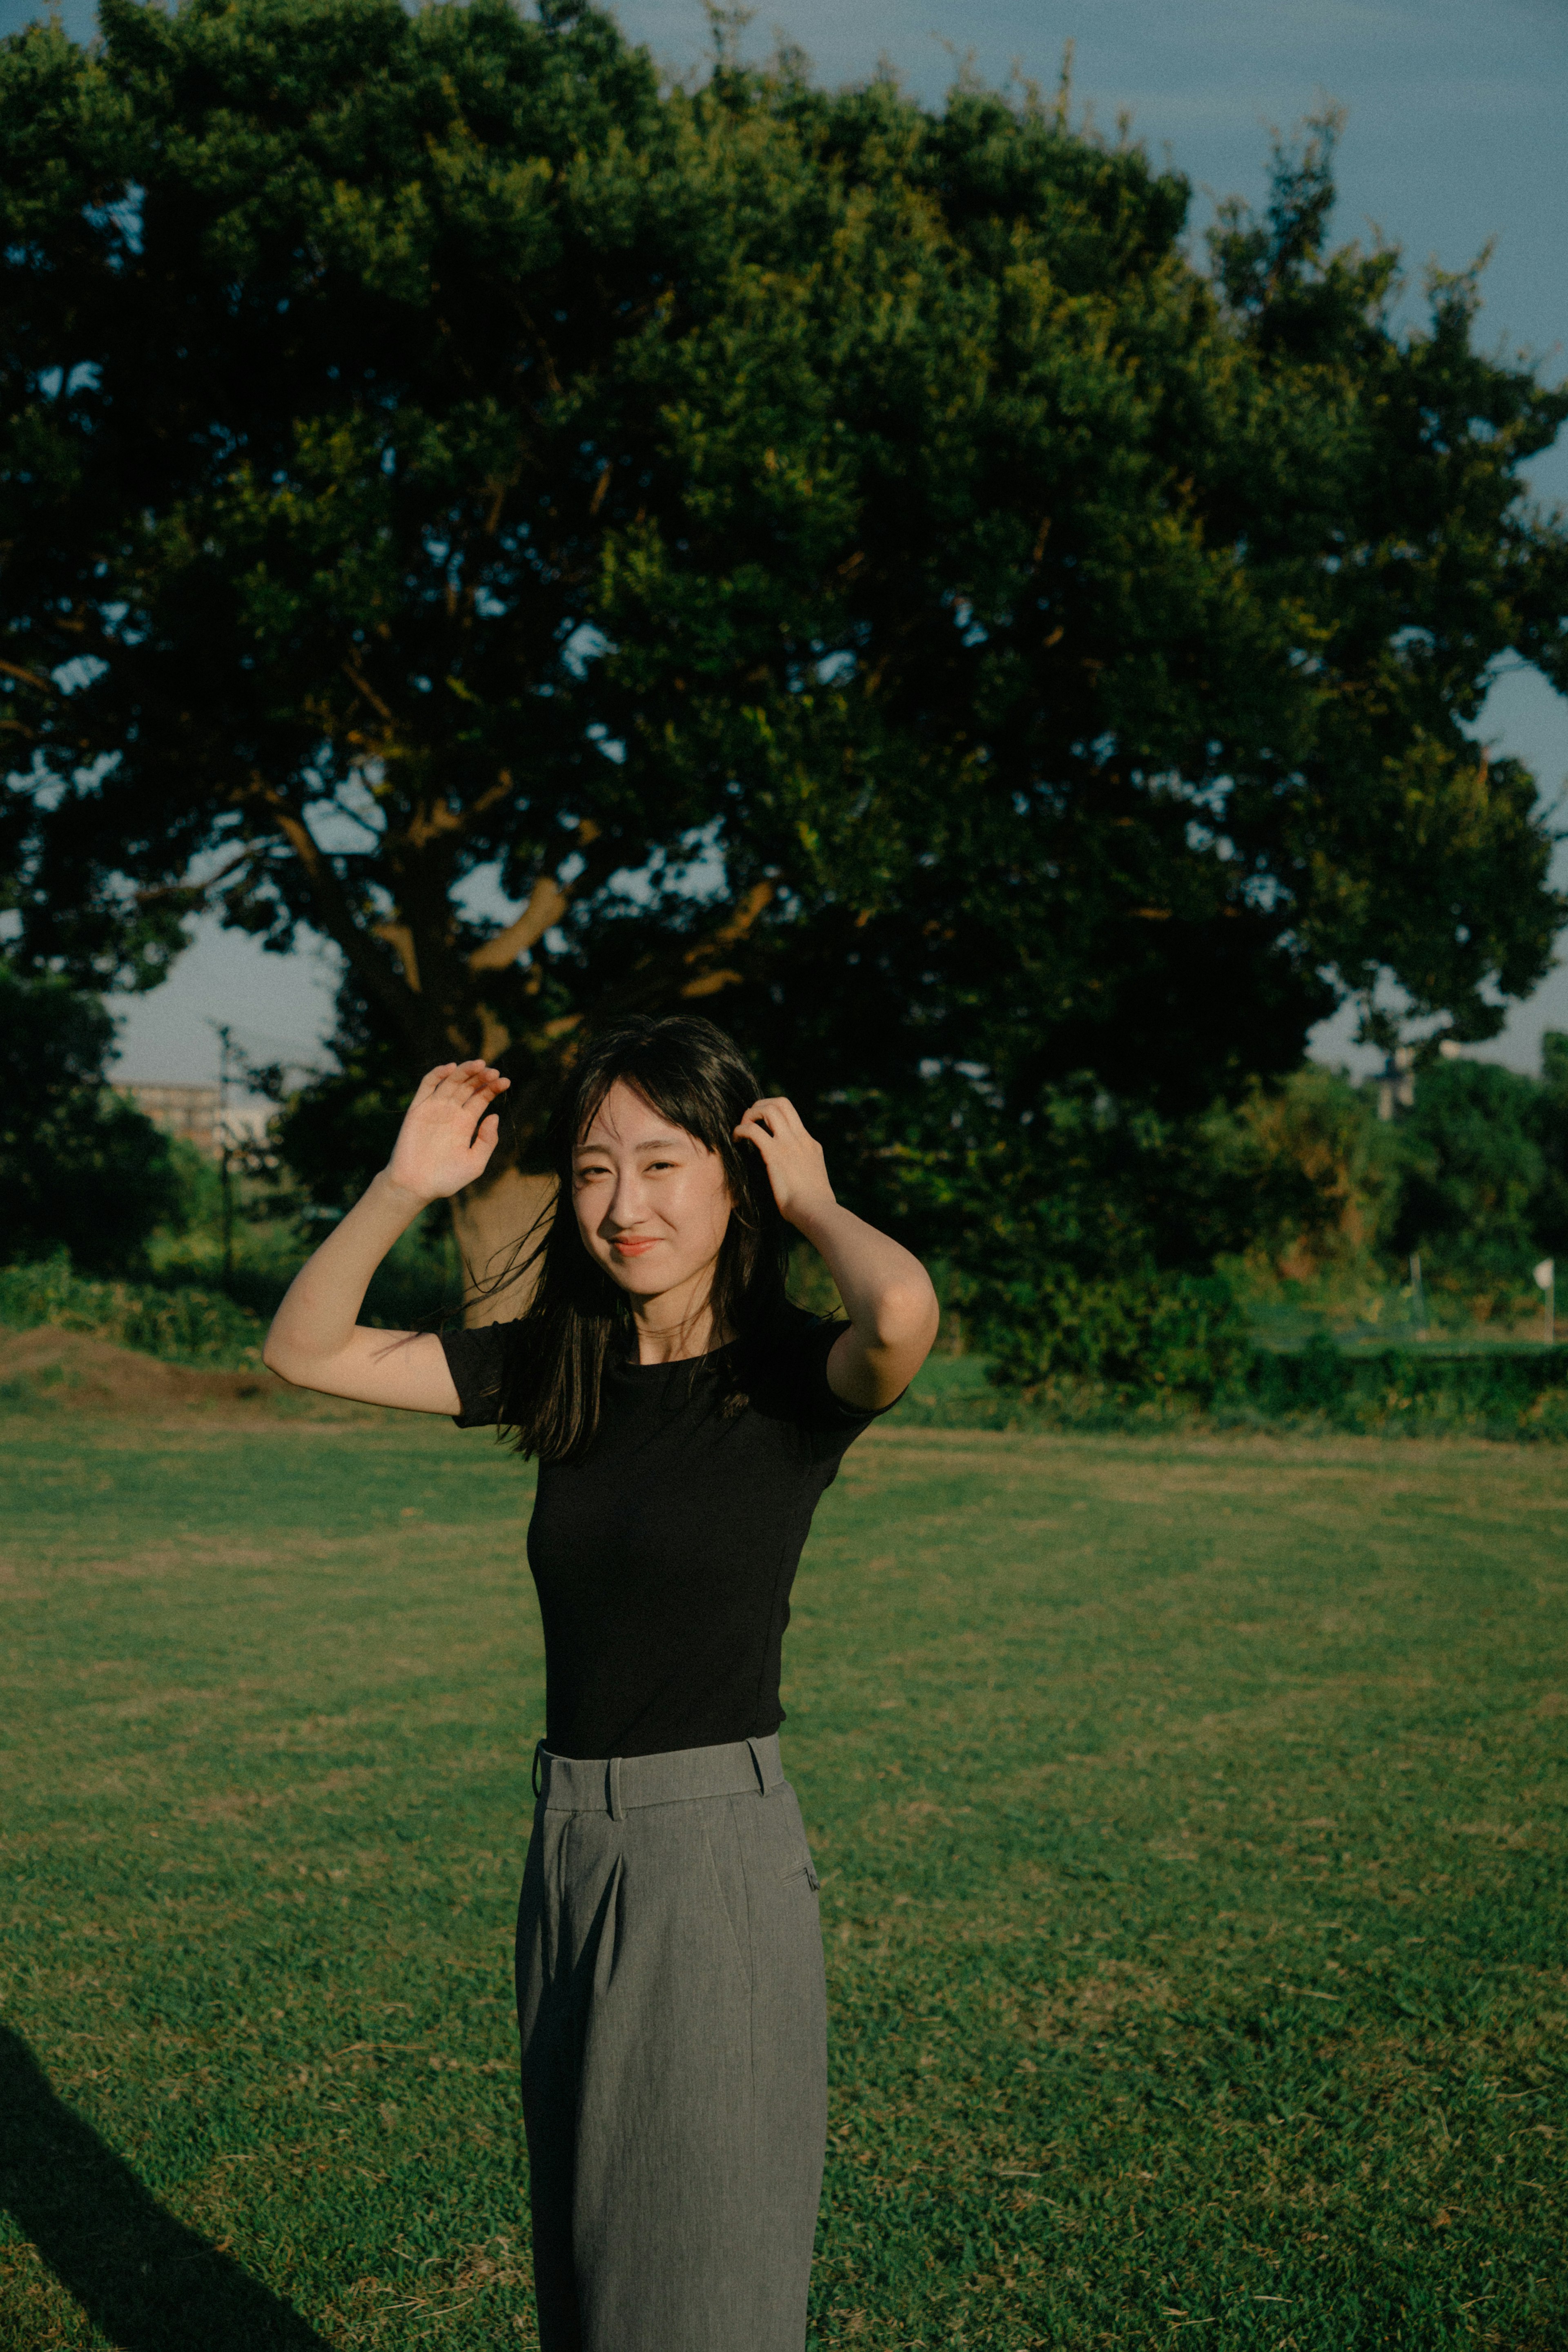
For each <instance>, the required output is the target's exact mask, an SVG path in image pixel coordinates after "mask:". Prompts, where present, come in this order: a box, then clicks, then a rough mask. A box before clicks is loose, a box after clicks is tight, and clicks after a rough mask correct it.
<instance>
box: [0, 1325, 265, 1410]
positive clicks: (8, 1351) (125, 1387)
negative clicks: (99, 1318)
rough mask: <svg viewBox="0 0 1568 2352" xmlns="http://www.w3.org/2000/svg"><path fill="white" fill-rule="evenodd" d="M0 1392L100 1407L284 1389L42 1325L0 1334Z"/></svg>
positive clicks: (237, 1399) (216, 1399)
mask: <svg viewBox="0 0 1568 2352" xmlns="http://www.w3.org/2000/svg"><path fill="white" fill-rule="evenodd" d="M4 1391H10V1393H11V1396H12V1397H13V1398H14V1399H16V1400H18V1401H26V1402H33V1401H35V1400H57V1401H58V1402H61V1403H69V1404H73V1405H78V1406H89V1407H91V1408H93V1409H94V1410H96V1411H98V1412H149V1411H152V1412H156V1411H158V1410H160V1409H161V1408H166V1407H168V1406H170V1405H235V1404H248V1405H252V1406H255V1405H257V1404H266V1403H267V1402H272V1401H275V1400H277V1399H279V1398H280V1397H281V1395H283V1394H285V1393H287V1391H283V1390H282V1387H281V1384H280V1382H278V1381H276V1380H274V1378H273V1376H272V1374H271V1373H270V1372H268V1371H265V1370H256V1371H241V1372H218V1371H211V1372H209V1371H199V1370H195V1369H194V1368H193V1366H191V1365H187V1364H165V1363H163V1362H162V1360H160V1359H159V1358H158V1357H156V1356H141V1355H138V1354H136V1353H135V1351H134V1350H133V1349H130V1348H116V1347H113V1346H111V1345H110V1342H109V1341H108V1340H107V1339H93V1338H92V1337H91V1335H90V1334H89V1333H88V1332H86V1331H60V1330H57V1329H55V1328H54V1327H53V1326H52V1325H50V1324H47V1323H46V1324H40V1325H39V1326H38V1328H37V1329H36V1330H32V1331H11V1332H7V1333H5V1336H4V1337H3V1338H0V1392H4Z"/></svg>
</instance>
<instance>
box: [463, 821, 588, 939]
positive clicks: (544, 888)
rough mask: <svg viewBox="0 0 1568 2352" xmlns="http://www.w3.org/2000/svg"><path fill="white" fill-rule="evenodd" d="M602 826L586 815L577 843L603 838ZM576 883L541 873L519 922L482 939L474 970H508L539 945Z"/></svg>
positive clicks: (568, 901) (568, 898) (562, 911)
mask: <svg viewBox="0 0 1568 2352" xmlns="http://www.w3.org/2000/svg"><path fill="white" fill-rule="evenodd" d="M599 830H600V829H599V827H598V825H596V824H594V822H593V820H592V818H591V817H584V819H583V821H582V823H581V824H580V825H579V826H578V828H577V844H578V847H579V848H580V849H587V848H588V847H589V845H590V844H591V843H592V842H595V841H597V840H598V838H599ZM572 887H573V886H572V884H571V883H570V882H567V883H561V882H558V881H557V880H556V878H555V876H554V875H553V874H541V875H540V876H539V877H538V881H537V882H536V883H535V884H534V887H533V888H532V889H531V890H530V891H529V893H528V905H527V906H526V907H525V908H523V911H522V913H521V914H520V915H519V916H518V917H517V920H516V922H513V923H508V924H507V928H506V929H505V930H504V931H497V933H496V936H495V938H494V939H493V940H482V941H481V943H480V945H479V946H478V947H476V948H475V949H474V950H473V951H472V953H471V954H470V955H469V958H468V969H469V971H505V970H506V968H507V965H508V964H513V963H516V962H517V958H518V957H519V956H520V955H526V954H527V952H528V949H529V948H531V947H534V946H537V944H538V941H539V940H542V939H543V937H544V935H545V933H546V932H547V931H548V930H549V929H551V927H552V925H554V924H556V923H559V920H560V919H561V917H562V916H563V915H564V914H565V912H566V910H567V908H568V906H569V905H570V899H571V892H572Z"/></svg>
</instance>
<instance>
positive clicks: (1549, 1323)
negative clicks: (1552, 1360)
mask: <svg viewBox="0 0 1568 2352" xmlns="http://www.w3.org/2000/svg"><path fill="white" fill-rule="evenodd" d="M1535 1286H1536V1288H1537V1290H1539V1291H1540V1292H1541V1293H1542V1300H1541V1304H1542V1309H1543V1310H1544V1313H1545V1317H1546V1344H1547V1346H1548V1347H1549V1348H1550V1347H1552V1346H1554V1345H1555V1343H1556V1339H1557V1263H1556V1260H1555V1259H1554V1258H1550V1257H1543V1258H1542V1261H1541V1264H1540V1265H1538V1266H1537V1267H1536V1269H1535Z"/></svg>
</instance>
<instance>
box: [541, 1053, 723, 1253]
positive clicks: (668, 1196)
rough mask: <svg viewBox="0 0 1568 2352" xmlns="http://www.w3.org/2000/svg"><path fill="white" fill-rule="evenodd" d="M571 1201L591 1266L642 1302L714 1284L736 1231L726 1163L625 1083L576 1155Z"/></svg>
mask: <svg viewBox="0 0 1568 2352" xmlns="http://www.w3.org/2000/svg"><path fill="white" fill-rule="evenodd" d="M571 1198H572V1206H573V1208H574V1209H575V1210H576V1211H577V1225H578V1231H579V1232H580V1234H581V1235H582V1239H583V1245H584V1247H585V1248H586V1249H587V1251H588V1253H589V1255H590V1256H591V1257H593V1258H595V1259H597V1261H598V1263H599V1264H600V1265H601V1266H602V1267H603V1268H604V1270H605V1272H606V1274H608V1275H609V1276H610V1277H611V1279H612V1281H613V1282H616V1283H619V1285H620V1286H621V1288H622V1290H624V1291H629V1292H630V1293H631V1295H632V1297H633V1298H656V1297H659V1296H660V1295H661V1293H663V1292H664V1291H671V1290H676V1289H679V1288H680V1286H682V1285H683V1284H685V1283H695V1281H696V1279H697V1277H699V1276H700V1277H704V1278H705V1287H706V1280H707V1279H711V1276H712V1270H713V1265H714V1261H715V1259H716V1257H717V1255H718V1250H719V1244H720V1243H721V1242H722V1241H723V1239H724V1235H725V1229H726V1227H727V1225H728V1223H729V1208H730V1202H729V1189H728V1186H727V1183H726V1181H725V1174H724V1162H723V1161H722V1160H721V1159H720V1158H719V1156H718V1154H717V1152H716V1151H710V1150H708V1148H707V1146H706V1143H699V1142H698V1141H697V1139H696V1138H695V1136H694V1135H688V1134H687V1133H686V1131H685V1128H684V1127H676V1126H674V1123H673V1122H672V1121H671V1120H669V1119H667V1118H665V1117H664V1114H663V1112H662V1111H656V1110H654V1109H653V1108H652V1107H651V1106H650V1105H649V1104H648V1103H646V1102H644V1101H643V1097H642V1096H641V1095H640V1094H638V1093H636V1092H635V1091H634V1090H633V1088H632V1087H629V1086H627V1085H626V1084H625V1082H624V1081H623V1080H622V1081H621V1082H619V1083H618V1084H616V1085H615V1086H613V1087H611V1089H610V1092H609V1093H608V1095H606V1097H605V1098H604V1101H603V1103H602V1104H601V1108H600V1110H599V1113H598V1116H597V1117H596V1118H595V1119H594V1121H593V1124H592V1126H591V1128H590V1129H589V1130H588V1133H587V1134H586V1135H585V1136H584V1137H583V1139H582V1141H581V1143H580V1145H579V1146H578V1148H577V1150H575V1151H574V1152H573V1154H572V1163H571Z"/></svg>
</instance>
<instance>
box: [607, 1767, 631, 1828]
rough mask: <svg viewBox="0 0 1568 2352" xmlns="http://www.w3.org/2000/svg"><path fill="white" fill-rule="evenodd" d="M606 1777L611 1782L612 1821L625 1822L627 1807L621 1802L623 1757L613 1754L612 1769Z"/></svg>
mask: <svg viewBox="0 0 1568 2352" xmlns="http://www.w3.org/2000/svg"><path fill="white" fill-rule="evenodd" d="M605 1779H606V1780H608V1782H609V1784H610V1785H609V1797H610V1818H611V1820H612V1822H623V1821H624V1820H625V1818H626V1809H625V1807H624V1806H623V1805H622V1802H621V1759H620V1757H619V1756H612V1758H611V1759H610V1769H609V1771H608V1772H607V1773H606V1775H605Z"/></svg>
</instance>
